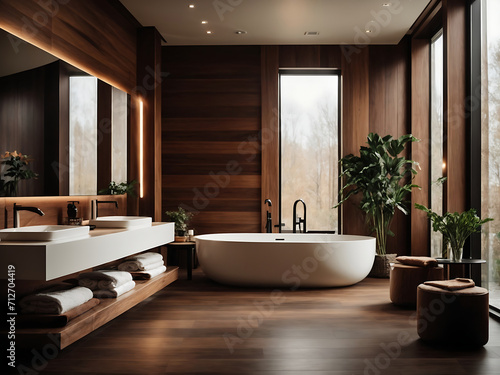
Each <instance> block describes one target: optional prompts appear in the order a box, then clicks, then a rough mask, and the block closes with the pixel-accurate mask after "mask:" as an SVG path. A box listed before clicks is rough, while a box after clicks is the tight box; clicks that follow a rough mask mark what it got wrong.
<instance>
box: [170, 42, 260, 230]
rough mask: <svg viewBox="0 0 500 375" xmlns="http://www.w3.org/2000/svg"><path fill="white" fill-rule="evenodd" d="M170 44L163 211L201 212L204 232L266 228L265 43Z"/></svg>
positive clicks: (198, 225)
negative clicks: (263, 183)
mask: <svg viewBox="0 0 500 375" xmlns="http://www.w3.org/2000/svg"><path fill="white" fill-rule="evenodd" d="M162 52H163V56H162V70H163V71H164V72H165V73H168V77H167V78H166V79H165V81H164V82H163V84H162V92H163V95H162V175H163V177H162V212H164V211H166V210H175V209H177V207H178V206H180V205H181V206H183V207H184V208H185V209H188V210H191V211H194V212H196V213H197V214H196V215H195V217H194V219H193V222H192V225H191V227H193V228H194V229H195V232H196V233H197V234H202V233H213V232H260V231H261V223H260V222H261V219H260V215H261V152H260V146H261V138H260V134H261V133H260V131H261V118H260V116H261V76H260V64H261V57H260V47H255V46H250V47H163V51H162Z"/></svg>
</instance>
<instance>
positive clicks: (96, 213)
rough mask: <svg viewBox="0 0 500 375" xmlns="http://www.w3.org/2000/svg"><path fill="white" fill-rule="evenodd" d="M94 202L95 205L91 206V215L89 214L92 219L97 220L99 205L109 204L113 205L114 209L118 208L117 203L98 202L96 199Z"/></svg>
mask: <svg viewBox="0 0 500 375" xmlns="http://www.w3.org/2000/svg"><path fill="white" fill-rule="evenodd" d="M94 202H95V204H93V205H92V213H91V218H92V219H97V217H98V216H99V205H100V204H103V203H111V204H114V205H115V207H116V208H118V202H117V201H100V200H98V199H96V200H95V201H94ZM94 205H95V209H94Z"/></svg>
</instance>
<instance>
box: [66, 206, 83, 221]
mask: <svg viewBox="0 0 500 375" xmlns="http://www.w3.org/2000/svg"><path fill="white" fill-rule="evenodd" d="M75 203H78V204H80V202H79V201H68V211H67V212H68V217H67V218H66V222H67V223H68V224H69V225H82V218H81V217H77V215H78V208H77V207H76V205H75Z"/></svg>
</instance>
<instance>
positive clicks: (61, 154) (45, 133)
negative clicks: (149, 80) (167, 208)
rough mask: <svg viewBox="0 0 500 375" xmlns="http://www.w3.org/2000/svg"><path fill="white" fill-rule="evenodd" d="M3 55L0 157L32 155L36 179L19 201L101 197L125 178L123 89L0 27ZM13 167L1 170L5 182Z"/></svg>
mask: <svg viewBox="0 0 500 375" xmlns="http://www.w3.org/2000/svg"><path fill="white" fill-rule="evenodd" d="M0 56H2V60H0V154H1V156H4V154H5V152H6V151H9V152H13V151H17V152H18V153H22V154H23V155H29V156H30V159H32V160H31V161H29V163H28V165H27V167H29V169H30V170H32V171H33V172H35V173H37V174H38V178H36V179H28V180H21V181H20V182H19V183H18V184H17V196H54V195H96V194H97V193H98V191H99V190H101V189H105V188H107V186H108V184H109V183H110V182H111V181H115V182H117V183H120V182H124V181H126V178H127V127H128V121H129V105H128V103H129V96H128V95H127V94H126V93H125V92H123V91H121V90H119V89H117V88H114V87H112V86H110V85H108V84H106V83H104V82H102V81H100V80H98V79H96V78H95V77H93V76H91V75H89V74H87V73H85V72H83V71H81V70H79V69H77V68H75V67H73V66H72V65H70V64H68V63H66V62H65V61H62V60H60V59H58V58H56V57H54V56H52V55H50V54H49V53H47V52H45V51H43V50H41V49H39V48H37V47H35V46H33V45H31V44H29V43H27V42H25V41H22V40H21V39H19V38H17V37H15V36H13V35H11V34H10V33H8V32H6V31H5V30H2V29H0ZM77 82H80V83H77ZM83 82H92V83H86V84H83ZM85 85H87V86H92V87H93V89H92V90H93V97H92V98H90V97H89V96H88V95H87V96H85V95H83V94H84V93H87V94H88V91H87V90H86V89H84V87H86V86H85ZM5 160H7V159H2V161H5ZM9 168H10V166H8V165H5V164H2V165H1V169H0V178H1V179H2V180H4V181H8V180H11V179H12V178H11V177H9V176H5V173H6V172H7V170H8V169H9ZM0 190H2V189H1V185H0ZM0 195H4V196H5V190H4V192H3V194H2V192H0Z"/></svg>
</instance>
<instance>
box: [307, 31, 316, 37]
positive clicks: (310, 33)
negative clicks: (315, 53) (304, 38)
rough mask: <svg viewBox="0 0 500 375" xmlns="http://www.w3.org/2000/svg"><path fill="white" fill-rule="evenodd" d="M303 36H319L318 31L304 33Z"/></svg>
mask: <svg viewBox="0 0 500 375" xmlns="http://www.w3.org/2000/svg"><path fill="white" fill-rule="evenodd" d="M304 35H310V36H317V35H319V31H306V32H305V33H304Z"/></svg>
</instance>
